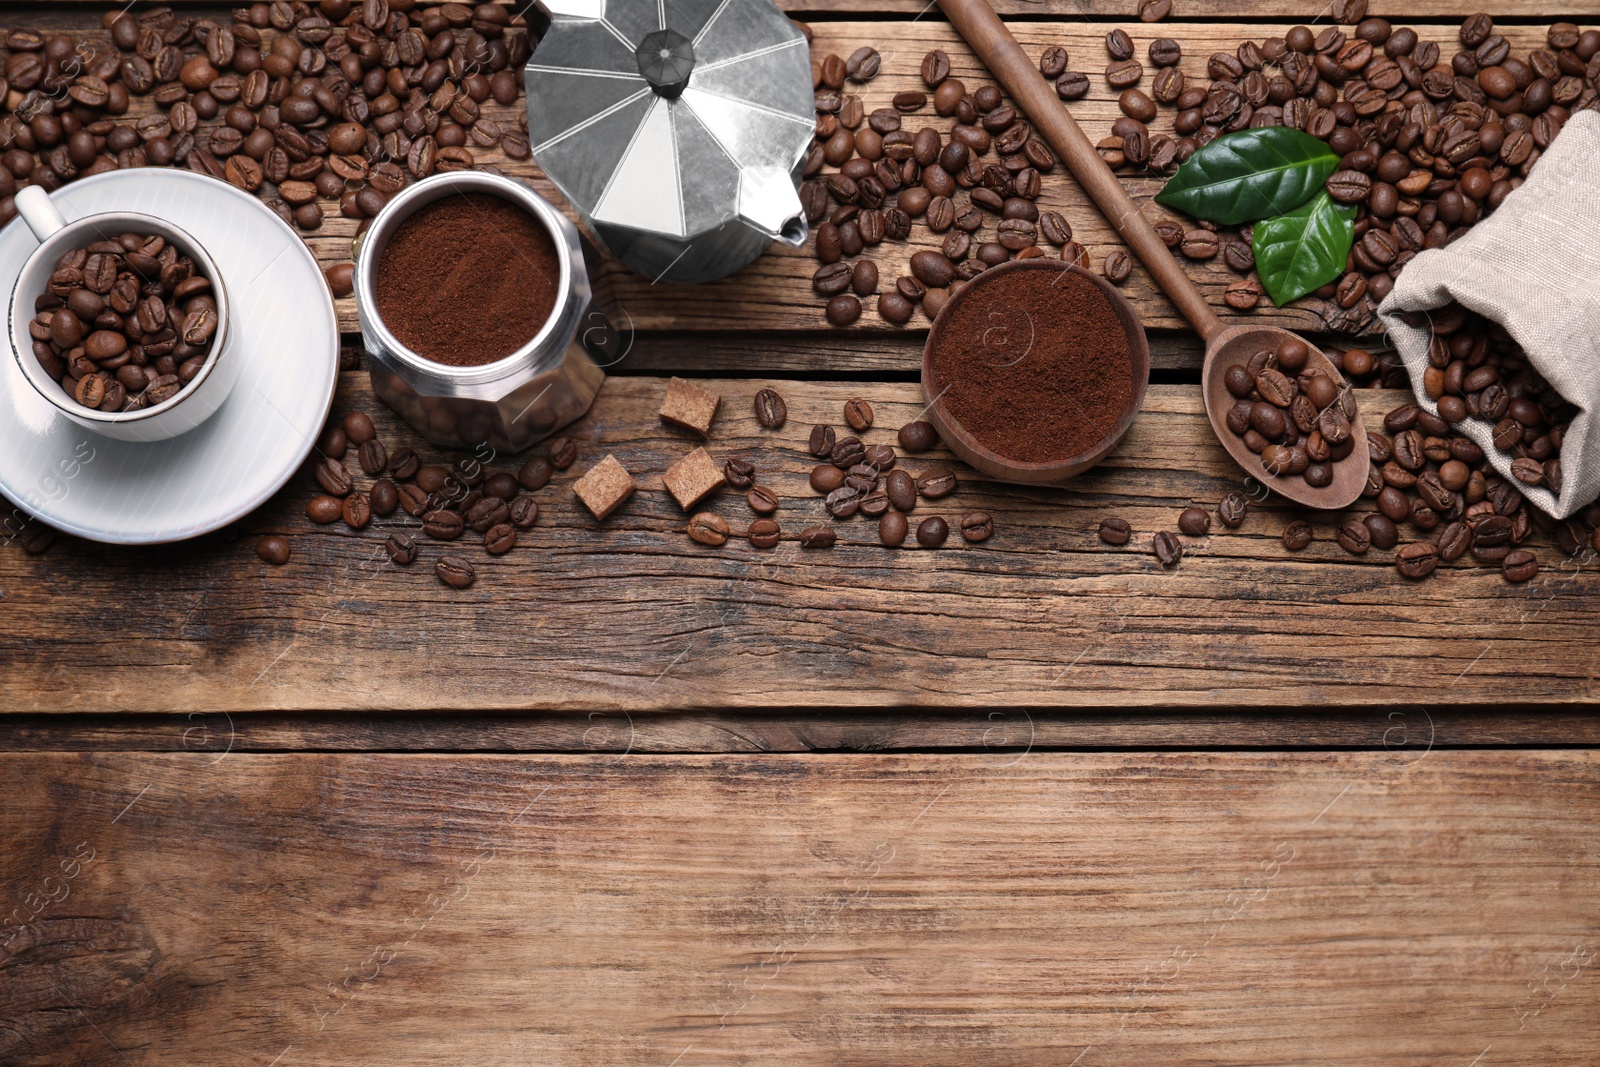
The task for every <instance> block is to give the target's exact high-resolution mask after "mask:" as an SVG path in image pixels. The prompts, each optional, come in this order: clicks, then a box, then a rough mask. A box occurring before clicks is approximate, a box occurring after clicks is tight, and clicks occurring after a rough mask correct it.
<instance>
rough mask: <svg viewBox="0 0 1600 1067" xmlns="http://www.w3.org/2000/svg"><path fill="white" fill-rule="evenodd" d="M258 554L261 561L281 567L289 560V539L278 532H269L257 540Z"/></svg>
mask: <svg viewBox="0 0 1600 1067" xmlns="http://www.w3.org/2000/svg"><path fill="white" fill-rule="evenodd" d="M256 555H257V556H260V557H261V562H263V563H270V564H272V565H273V566H274V567H281V566H283V565H284V564H285V563H288V562H289V539H288V538H286V537H281V536H279V535H278V534H267V535H266V536H265V537H263V538H261V540H259V541H257V542H256Z"/></svg>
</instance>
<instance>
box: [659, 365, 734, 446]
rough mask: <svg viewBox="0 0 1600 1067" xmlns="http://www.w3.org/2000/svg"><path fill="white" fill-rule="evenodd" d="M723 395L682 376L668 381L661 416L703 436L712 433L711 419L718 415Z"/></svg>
mask: <svg viewBox="0 0 1600 1067" xmlns="http://www.w3.org/2000/svg"><path fill="white" fill-rule="evenodd" d="M721 401H722V397H720V396H718V395H717V394H716V393H713V392H711V391H710V390H709V389H702V388H700V387H699V386H698V385H696V384H694V383H693V382H689V381H684V380H683V379H682V378H672V379H669V380H668V381H667V397H666V399H665V400H663V401H661V417H662V418H663V419H665V420H667V421H668V422H671V423H675V424H677V425H679V426H682V427H683V428H684V429H686V430H693V431H694V432H695V433H697V434H699V435H700V436H701V437H706V436H709V435H710V433H711V420H712V419H714V418H716V416H717V405H718V404H719V403H721Z"/></svg>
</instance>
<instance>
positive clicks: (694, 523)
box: [689, 511, 728, 547]
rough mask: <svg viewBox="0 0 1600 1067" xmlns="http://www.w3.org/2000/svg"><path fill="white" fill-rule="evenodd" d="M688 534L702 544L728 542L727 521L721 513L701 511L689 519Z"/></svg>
mask: <svg viewBox="0 0 1600 1067" xmlns="http://www.w3.org/2000/svg"><path fill="white" fill-rule="evenodd" d="M689 536H690V538H692V539H693V540H695V541H698V542H700V543H701V544H702V545H712V546H713V547H715V546H717V545H724V544H727V542H728V523H727V520H725V519H724V518H723V517H722V516H721V515H717V514H714V513H712V512H709V511H702V512H699V513H697V514H696V515H694V516H693V517H692V518H690V519H689Z"/></svg>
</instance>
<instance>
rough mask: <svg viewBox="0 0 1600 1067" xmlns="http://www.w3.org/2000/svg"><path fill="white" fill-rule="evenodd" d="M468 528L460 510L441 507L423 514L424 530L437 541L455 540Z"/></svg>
mask: <svg viewBox="0 0 1600 1067" xmlns="http://www.w3.org/2000/svg"><path fill="white" fill-rule="evenodd" d="M466 528H467V523H466V520H465V519H464V518H462V516H461V513H460V512H459V511H452V510H450V509H449V508H439V509H437V510H435V511H430V512H428V513H427V514H426V515H424V516H422V532H423V533H425V534H427V535H428V536H429V537H431V538H433V539H434V540H435V541H454V540H455V539H456V538H458V537H460V536H461V535H462V533H463V532H465V530H466Z"/></svg>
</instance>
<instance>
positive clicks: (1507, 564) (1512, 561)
mask: <svg viewBox="0 0 1600 1067" xmlns="http://www.w3.org/2000/svg"><path fill="white" fill-rule="evenodd" d="M1500 573H1502V574H1504V575H1505V576H1506V580H1507V581H1509V582H1526V581H1528V580H1529V579H1530V578H1532V577H1533V576H1534V575H1536V574H1538V573H1539V561H1538V559H1536V558H1535V557H1534V554H1533V553H1532V552H1529V551H1528V550H1527V549H1525V548H1519V549H1516V550H1515V551H1513V552H1509V553H1507V554H1506V558H1505V559H1503V560H1501V561H1500Z"/></svg>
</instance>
